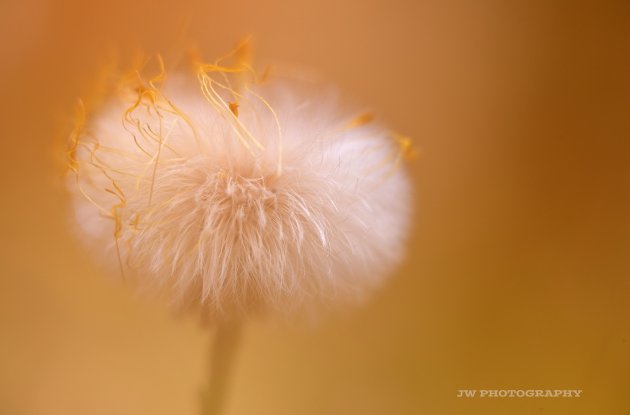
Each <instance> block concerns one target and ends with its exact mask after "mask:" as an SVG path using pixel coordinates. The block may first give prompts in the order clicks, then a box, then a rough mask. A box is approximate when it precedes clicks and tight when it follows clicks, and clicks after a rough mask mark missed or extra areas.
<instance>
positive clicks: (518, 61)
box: [0, 0, 630, 415]
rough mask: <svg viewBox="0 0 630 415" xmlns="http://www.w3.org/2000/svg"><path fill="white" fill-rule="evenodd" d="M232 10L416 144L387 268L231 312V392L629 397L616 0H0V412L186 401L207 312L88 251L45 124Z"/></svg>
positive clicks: (444, 403)
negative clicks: (352, 305)
mask: <svg viewBox="0 0 630 415" xmlns="http://www.w3.org/2000/svg"><path fill="white" fill-rule="evenodd" d="M247 34H251V35H253V36H254V41H255V45H256V55H257V56H258V57H260V58H261V59H264V60H266V61H271V62H273V61H278V62H291V63H294V64H298V65H302V66H306V67H309V68H312V69H314V70H315V71H317V72H319V73H321V74H323V75H324V76H325V77H327V78H329V79H332V80H334V81H336V82H337V84H339V85H340V86H341V87H342V88H343V89H344V90H345V91H346V92H347V94H348V95H349V96H352V97H353V98H355V99H357V100H358V101H360V102H363V103H365V104H366V105H367V106H369V107H370V108H372V109H373V110H374V111H375V112H376V113H377V114H379V116H380V117H381V118H382V119H385V120H387V121H388V122H389V123H390V124H391V125H392V126H395V128H396V129H398V130H399V131H401V132H404V133H406V134H408V135H410V136H412V137H414V139H415V142H416V145H417V147H418V148H419V150H420V152H421V157H420V158H419V159H418V160H417V161H415V162H414V164H413V165H411V166H410V174H411V175H412V176H413V179H414V183H415V185H416V186H415V187H416V190H417V199H418V206H417V209H416V218H415V224H414V229H413V235H412V238H411V240H410V248H409V256H408V259H407V261H406V262H405V263H404V264H403V266H402V267H401V268H400V270H399V272H398V273H397V274H396V275H395V276H394V277H393V278H392V279H391V281H390V283H389V284H387V285H386V287H384V289H383V290H381V291H379V292H378V293H377V294H376V295H375V296H374V298H373V299H372V301H370V302H369V303H367V304H366V305H365V306H363V307H360V308H356V309H352V310H349V311H346V312H343V313H342V312H333V313H330V314H326V315H323V316H322V317H321V319H320V320H319V321H318V322H316V323H314V324H313V323H308V324H306V323H305V324H285V323H277V322H269V321H260V320H258V321H253V322H251V323H250V324H249V325H248V326H247V328H246V330H245V333H244V336H243V341H242V344H241V347H240V349H239V354H238V357H237V361H236V367H235V372H234V376H233V379H232V380H233V382H232V390H231V394H230V398H229V402H228V407H227V408H226V410H227V411H226V412H227V413H228V414H232V415H237V414H273V415H284V414H287V415H288V414H291V415H294V414H303V415H310V414H313V415H314V414H362V415H368V414H495V413H496V414H507V413H509V414H537V413H541V414H628V413H630V393H628V391H629V390H630V220H629V216H630V2H629V1H627V0H617V1H614V0H611V1H595V0H593V1H579V0H573V1H556V0H529V1H505V0H480V1H467V0H446V1H442V0H387V1H383V0H344V1H340V0H319V1H296V0H267V1H256V0H231V1H227V0H216V1H214V0H206V1H187V0H179V1H161V2H160V1H154V0H151V1H148V0H138V1H121V0H109V1H94V2H91V1H80V0H76V1H74V0H72V1H68V0H54V1H53V0H2V1H0V99H1V100H0V109H1V110H0V140H1V144H2V146H1V147H0V150H1V151H0V175H1V183H0V189H1V198H2V199H1V200H2V203H1V204H0V235H1V236H2V239H1V241H0V413H1V414H7V415H40V414H42V415H43V414H64V415H74V414H81V415H83V414H92V415H100V414H103V415H112V414H116V415H138V414H153V415H161V414H169V415H172V414H177V415H186V414H196V413H198V405H199V391H200V388H201V386H202V385H203V383H204V381H205V373H204V372H205V370H206V366H207V362H206V352H207V349H208V344H209V339H210V337H209V335H208V334H207V333H205V332H204V331H203V330H202V329H201V328H200V326H199V325H198V324H197V322H196V320H195V319H193V318H192V317H180V318H175V317H173V316H171V315H170V314H169V312H168V310H167V308H166V306H165V305H164V304H163V303H161V302H160V301H159V300H152V299H148V298H142V297H138V295H136V294H135V293H134V291H133V289H132V288H131V287H129V286H125V285H123V284H122V283H121V282H120V281H117V280H116V279H111V278H107V277H106V276H105V275H103V273H102V272H101V271H100V270H99V269H98V268H97V267H96V266H95V265H94V264H93V263H92V262H91V261H90V260H89V258H86V256H85V254H84V252H83V250H82V249H81V247H79V246H78V244H77V243H76V242H75V241H74V239H73V237H72V235H71V234H70V232H69V230H68V226H67V220H68V216H69V213H68V210H67V206H66V204H65V201H64V197H63V192H62V189H61V186H60V182H59V180H58V178H59V173H58V171H57V170H56V166H55V159H56V158H57V157H56V155H55V151H57V152H58V151H59V149H58V148H56V147H55V137H56V136H57V134H58V133H59V131H60V128H61V129H63V128H64V126H67V120H68V117H70V115H71V114H72V109H73V106H74V104H75V102H76V99H77V97H79V96H82V95H83V94H85V93H87V91H89V90H90V88H91V86H92V84H93V82H94V79H95V76H96V75H97V74H98V72H99V70H100V69H101V68H102V67H103V64H104V63H106V62H107V60H108V59H109V56H112V52H113V51H114V52H115V53H114V54H118V55H119V56H123V57H124V56H131V54H133V53H135V52H136V51H138V50H143V51H145V52H148V53H155V52H162V53H163V54H165V56H166V57H167V58H168V57H170V56H177V54H178V53H181V52H183V51H185V48H187V47H188V46H191V45H192V44H196V45H197V46H198V47H199V49H200V50H201V51H202V52H203V54H204V55H205V56H206V57H214V56H218V55H220V54H222V53H224V52H226V51H227V50H229V49H231V47H232V46H233V45H234V43H235V42H236V41H237V40H238V39H240V38H242V37H243V36H244V35H247ZM58 155H59V154H57V156H58ZM464 388H465V389H489V388H501V389H512V388H516V389H519V388H523V389H529V388H532V389H546V388H550V389H583V390H584V392H583V396H582V397H581V398H579V399H554V400H552V399H516V398H513V399H485V400H482V399H473V400H470V399H468V400H466V399H458V398H456V393H457V392H456V391H457V389H464Z"/></svg>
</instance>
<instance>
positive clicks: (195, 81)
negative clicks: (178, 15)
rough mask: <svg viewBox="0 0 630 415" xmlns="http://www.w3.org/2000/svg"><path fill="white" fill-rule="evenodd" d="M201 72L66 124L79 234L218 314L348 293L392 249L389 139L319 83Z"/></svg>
mask: <svg viewBox="0 0 630 415" xmlns="http://www.w3.org/2000/svg"><path fill="white" fill-rule="evenodd" d="M200 68H201V70H200V71H198V73H197V76H195V74H191V75H190V76H187V75H186V74H180V75H178V76H175V77H172V76H171V77H169V78H168V80H166V81H164V82H163V83H162V79H160V80H159V81H160V84H159V85H158V84H157V81H156V79H157V78H156V79H154V80H153V81H146V82H145V81H142V82H141V85H140V87H138V86H134V87H133V88H123V92H122V93H120V94H119V95H118V96H117V97H114V98H112V99H111V100H110V101H109V102H108V103H107V104H106V105H105V106H104V107H102V108H101V109H100V110H99V111H97V112H95V113H94V114H93V115H92V116H91V117H90V119H89V120H88V122H87V123H85V125H83V126H82V128H81V129H78V130H77V131H76V132H75V134H74V135H73V139H72V140H71V144H70V153H69V154H70V168H71V170H72V174H71V175H70V177H69V181H68V183H69V188H70V190H71V194H72V204H73V208H74V212H75V218H76V222H77V224H78V229H79V233H80V235H81V237H82V239H83V240H84V241H86V243H87V244H88V246H89V247H90V248H91V250H93V251H95V252H96V253H97V255H98V256H99V257H101V258H103V259H104V260H105V262H106V263H109V264H111V265H112V266H113V267H115V269H117V270H118V272H119V273H121V274H122V275H124V276H125V277H132V278H134V279H135V280H137V281H138V282H139V283H140V284H141V286H143V287H150V288H159V289H164V290H166V291H167V292H168V293H169V294H170V296H171V297H172V299H174V300H175V301H174V303H175V304H177V305H179V306H180V307H183V308H190V307H201V308H202V309H204V310H205V311H206V312H207V313H208V314H210V315H212V316H215V317H217V316H223V317H225V316H232V315H234V314H235V313H236V314H239V313H251V312H254V311H259V310H287V309H289V310H293V309H296V308H297V309H299V308H302V306H303V305H307V304H313V303H321V302H330V301H331V300H335V299H338V298H344V299H345V298H360V297H361V295H362V294H364V293H365V292H366V291H368V290H369V289H370V288H372V287H374V286H375V285H377V284H378V283H379V282H380V281H382V280H383V278H384V277H385V276H386V275H387V274H388V273H389V272H390V271H391V270H392V268H393V266H394V265H396V263H397V262H399V260H400V259H401V256H402V254H403V253H404V241H405V236H406V234H407V231H408V227H409V217H410V211H409V210H410V209H409V206H410V202H411V201H410V185H409V181H408V178H407V177H406V175H405V172H404V170H403V168H402V167H401V166H400V160H401V157H402V155H403V154H402V152H401V146H400V143H399V142H398V141H400V137H397V136H395V135H394V136H393V135H392V133H391V132H389V131H388V130H387V129H385V128H384V127H383V126H382V125H380V124H378V123H375V122H367V121H369V120H368V119H367V118H366V117H359V118H356V114H352V113H350V112H348V111H347V110H344V109H343V107H342V106H341V105H340V104H339V103H338V102H337V99H336V96H335V94H334V93H332V92H330V91H327V92H323V91H321V90H318V88H316V87H313V86H310V85H304V84H301V83H299V82H297V83H296V82H280V81H274V80H269V81H267V82H266V83H264V84H260V85H258V84H253V83H251V84H248V85H247V86H245V87H241V88H239V89H237V88H236V87H234V89H233V88H232V87H231V86H229V85H228V84H226V83H225V82H223V81H221V80H219V81H217V80H216V79H217V78H213V77H212V76H210V75H212V74H210V72H211V71H210V70H208V68H207V67H206V68H203V67H200ZM219 72H221V71H219ZM223 73H224V72H221V74H223ZM219 79H220V78H219ZM353 119H354V120H355V121H352V120H353Z"/></svg>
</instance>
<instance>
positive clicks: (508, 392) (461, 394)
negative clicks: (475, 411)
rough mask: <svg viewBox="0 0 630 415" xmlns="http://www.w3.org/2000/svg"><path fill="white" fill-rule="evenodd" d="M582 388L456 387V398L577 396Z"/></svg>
mask: <svg viewBox="0 0 630 415" xmlns="http://www.w3.org/2000/svg"><path fill="white" fill-rule="evenodd" d="M581 395H582V389H458V390H457V397H458V398H579V397H580V396H581Z"/></svg>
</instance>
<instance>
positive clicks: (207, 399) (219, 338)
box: [201, 322, 240, 415]
mask: <svg viewBox="0 0 630 415" xmlns="http://www.w3.org/2000/svg"><path fill="white" fill-rule="evenodd" d="M239 337H240V324H238V323H237V322H230V323H223V324H221V325H220V326H219V327H218V328H217V331H216V333H215V334H214V339H213V341H212V342H211V345H210V359H209V363H210V367H209V374H210V379H209V381H208V384H207V385H206V389H205V391H204V392H203V402H202V412H201V413H202V415H219V414H220V413H221V410H222V409H223V406H224V403H225V400H226V395H227V390H228V383H229V377H230V370H231V368H232V366H233V362H234V356H235V354H236V348H237V344H238V340H239Z"/></svg>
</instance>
